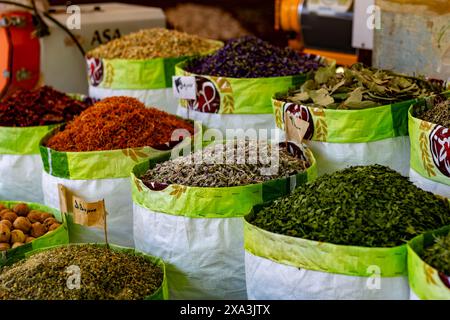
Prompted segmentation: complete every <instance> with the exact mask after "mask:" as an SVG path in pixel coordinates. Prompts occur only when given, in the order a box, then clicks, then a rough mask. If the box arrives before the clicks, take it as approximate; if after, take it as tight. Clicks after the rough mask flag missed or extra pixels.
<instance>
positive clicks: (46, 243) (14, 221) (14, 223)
mask: <svg viewBox="0 0 450 320" xmlns="http://www.w3.org/2000/svg"><path fill="white" fill-rule="evenodd" d="M52 217H53V218H52ZM47 218H50V219H48V220H47ZM0 220H1V221H0V227H1V229H2V232H0V246H1V247H2V248H0V251H3V252H2V253H3V255H1V256H0V266H3V265H7V264H11V263H14V262H16V261H18V260H20V259H23V258H24V257H25V255H26V254H28V253H29V252H30V251H33V250H37V249H42V248H47V247H50V246H54V245H58V244H67V243H69V232H68V226H67V220H66V217H65V216H64V215H63V214H61V212H60V211H58V210H55V209H52V208H49V207H47V206H44V205H42V204H38V203H31V202H26V203H24V202H19V201H3V200H0ZM24 220H25V223H26V224H28V225H25V228H24V227H23V226H24V223H23V222H24ZM45 220H47V221H45ZM30 221H31V222H32V223H31V222H30ZM50 223H52V224H55V226H54V227H52V228H50V226H51V225H50ZM5 226H6V230H5ZM47 226H48V227H47ZM18 230H20V231H22V232H20V231H18ZM15 232H17V233H16V234H14V235H13V233H15ZM13 238H17V240H13ZM19 238H22V239H19ZM16 241H19V242H16ZM8 244H9V245H8ZM5 246H6V248H8V249H6V248H5ZM3 249H6V250H3Z"/></svg>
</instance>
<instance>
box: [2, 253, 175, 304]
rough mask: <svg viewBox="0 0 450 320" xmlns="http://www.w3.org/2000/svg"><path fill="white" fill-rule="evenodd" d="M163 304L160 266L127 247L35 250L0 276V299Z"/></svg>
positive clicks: (165, 296) (163, 278) (158, 261)
mask: <svg viewBox="0 0 450 320" xmlns="http://www.w3.org/2000/svg"><path fill="white" fill-rule="evenodd" d="M3 299H7V300H143V299H144V300H163V299H168V288H167V280H166V272H165V265H164V262H163V261H162V260H161V259H159V258H155V257H152V256H149V255H146V254H143V253H141V252H139V251H136V250H134V249H131V248H124V247H118V246H113V245H108V246H106V245H104V244H72V245H64V246H61V245H59V246H53V247H50V248H46V249H40V250H34V251H32V252H29V253H27V255H26V257H25V258H24V259H22V260H21V261H18V262H16V263H14V264H12V265H9V266H7V267H4V268H3V269H2V270H1V274H0V300H3Z"/></svg>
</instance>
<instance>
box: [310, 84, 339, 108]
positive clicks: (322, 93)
mask: <svg viewBox="0 0 450 320" xmlns="http://www.w3.org/2000/svg"><path fill="white" fill-rule="evenodd" d="M309 96H310V97H311V99H312V101H313V102H314V104H317V105H320V106H327V105H329V104H331V103H333V102H334V99H333V97H331V96H330V95H329V94H328V91H327V90H325V89H323V88H322V89H319V90H311V91H310V92H309Z"/></svg>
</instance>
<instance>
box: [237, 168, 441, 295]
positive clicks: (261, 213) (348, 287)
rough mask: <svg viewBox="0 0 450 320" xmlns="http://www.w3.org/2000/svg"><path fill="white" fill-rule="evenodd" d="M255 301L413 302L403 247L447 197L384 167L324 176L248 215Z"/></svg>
mask: <svg viewBox="0 0 450 320" xmlns="http://www.w3.org/2000/svg"><path fill="white" fill-rule="evenodd" d="M245 220H246V223H245V227H244V240H245V249H246V273H247V280H248V281H247V292H248V294H249V298H251V299H408V298H409V287H408V279H407V265H406V255H407V250H406V242H407V241H408V240H411V239H412V238H414V237H415V236H417V235H419V234H422V233H424V232H427V231H430V230H435V229H438V228H441V227H443V226H447V225H450V205H449V203H448V201H447V200H446V199H445V200H444V199H441V198H438V197H436V196H435V195H433V194H432V193H430V192H427V191H424V190H421V189H419V188H417V187H416V186H415V185H414V184H413V183H412V182H410V181H409V180H408V178H406V177H403V176H402V175H400V174H399V173H397V172H395V171H394V170H391V169H389V168H387V167H384V166H380V165H373V166H359V167H351V168H348V169H345V170H342V171H338V172H335V173H333V174H330V175H324V176H322V177H319V178H317V179H316V180H314V181H312V182H309V183H307V184H306V185H304V186H303V187H302V188H298V189H296V190H294V191H293V192H292V193H291V194H290V195H288V196H286V197H284V198H281V199H279V200H276V201H274V202H273V203H271V204H268V205H266V206H264V207H255V208H254V211H253V212H252V213H251V214H249V215H248V216H246V217H245Z"/></svg>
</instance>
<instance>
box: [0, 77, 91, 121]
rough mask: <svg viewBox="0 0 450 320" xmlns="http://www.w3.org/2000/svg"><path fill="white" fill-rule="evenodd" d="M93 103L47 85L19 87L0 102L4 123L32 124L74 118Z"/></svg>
mask: <svg viewBox="0 0 450 320" xmlns="http://www.w3.org/2000/svg"><path fill="white" fill-rule="evenodd" d="M91 104H92V102H91V101H90V100H89V99H87V100H86V101H84V102H82V101H78V100H75V99H72V98H70V97H69V96H68V95H66V94H65V93H62V92H59V91H57V90H54V89H53V88H51V87H48V86H43V87H39V88H37V89H34V90H19V91H17V92H15V93H13V94H12V95H11V96H9V97H7V98H5V99H4V100H2V101H0V126H5V127H32V126H45V125H50V124H57V123H63V122H67V121H70V120H72V119H73V118H74V116H76V115H78V114H80V113H81V112H82V111H83V110H85V109H86V108H87V107H88V106H89V105H91Z"/></svg>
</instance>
